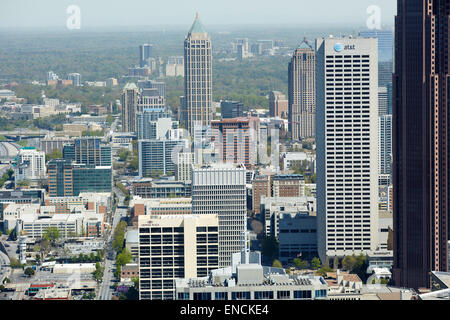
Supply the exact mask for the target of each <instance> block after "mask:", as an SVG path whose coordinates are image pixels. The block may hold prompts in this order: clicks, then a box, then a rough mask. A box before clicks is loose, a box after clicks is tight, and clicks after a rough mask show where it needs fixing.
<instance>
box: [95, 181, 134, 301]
mask: <svg viewBox="0 0 450 320" xmlns="http://www.w3.org/2000/svg"><path fill="white" fill-rule="evenodd" d="M114 193H115V194H116V195H117V197H118V202H117V204H118V205H122V204H123V201H124V199H125V197H124V195H123V194H122V192H121V191H120V190H119V189H117V188H116V187H114ZM126 216H127V209H119V208H117V209H116V212H115V214H114V217H113V222H112V228H111V232H110V233H109V236H108V240H107V241H106V248H107V249H106V250H105V255H104V256H105V264H104V267H105V270H104V274H103V280H102V283H101V285H100V289H99V292H98V295H97V300H111V299H112V291H113V289H112V286H113V284H114V269H115V266H116V262H115V255H114V252H113V251H114V250H113V249H112V247H111V244H112V236H113V233H114V230H115V229H116V226H117V225H118V224H119V222H120V220H121V219H122V218H124V217H126Z"/></svg>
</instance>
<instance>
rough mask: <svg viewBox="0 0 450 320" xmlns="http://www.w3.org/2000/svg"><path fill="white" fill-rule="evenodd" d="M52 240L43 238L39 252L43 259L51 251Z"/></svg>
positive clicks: (42, 259)
mask: <svg viewBox="0 0 450 320" xmlns="http://www.w3.org/2000/svg"><path fill="white" fill-rule="evenodd" d="M50 248H51V246H50V241H49V240H47V239H42V240H41V242H40V244H39V253H40V255H41V261H44V260H45V257H46V256H47V254H48V253H49V252H50Z"/></svg>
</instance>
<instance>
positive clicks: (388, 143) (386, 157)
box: [378, 115, 392, 174]
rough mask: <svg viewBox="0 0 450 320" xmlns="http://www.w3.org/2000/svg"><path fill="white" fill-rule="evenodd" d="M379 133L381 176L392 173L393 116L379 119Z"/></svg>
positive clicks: (379, 168) (379, 167)
mask: <svg viewBox="0 0 450 320" xmlns="http://www.w3.org/2000/svg"><path fill="white" fill-rule="evenodd" d="M378 132H379V150H378V152H379V157H380V160H379V161H378V170H379V171H378V172H379V174H391V173H392V170H391V169H392V166H391V162H392V115H384V116H380V117H379V118H378Z"/></svg>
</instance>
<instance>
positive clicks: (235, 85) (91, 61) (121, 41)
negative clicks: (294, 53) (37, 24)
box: [0, 29, 321, 108]
mask: <svg viewBox="0 0 450 320" xmlns="http://www.w3.org/2000/svg"><path fill="white" fill-rule="evenodd" d="M185 33H186V32H185V31H183V32H181V31H167V32H163V31H159V32H156V31H153V32H151V31H149V32H114V33H113V32H78V33H73V34H70V35H69V36H68V35H67V32H59V33H57V32H55V33H52V34H50V33H48V34H45V33H43V34H41V33H29V34H0V35H1V37H2V39H4V40H6V41H0V84H1V83H8V82H11V81H17V82H18V83H19V84H20V86H19V87H18V88H17V94H18V96H19V97H26V98H28V100H29V102H30V103H38V102H39V101H38V100H39V98H40V96H41V91H42V90H44V92H45V95H46V96H47V97H50V98H53V97H55V98H59V99H61V100H68V101H71V102H81V103H82V104H83V105H88V104H106V103H109V102H111V101H114V100H115V99H119V98H120V89H121V88H122V86H123V85H124V80H123V79H121V77H122V75H126V74H127V71H128V67H130V66H133V65H136V64H138V46H139V44H142V43H152V44H153V45H154V54H153V55H154V56H155V57H161V58H162V59H163V61H165V60H166V59H167V57H168V56H171V55H183V41H184V37H185V36H186V34H185ZM320 34H321V33H320V32H309V33H308V32H306V31H305V32H302V31H299V30H295V29H292V30H290V29H289V30H284V29H283V30H269V31H267V32H263V31H261V30H249V31H243V30H238V31H235V32H231V33H229V32H228V33H227V32H223V33H221V32H215V33H212V34H211V38H212V42H213V49H214V51H213V52H214V54H213V99H214V101H219V100H220V99H225V98H227V99H233V100H239V101H242V102H243V103H244V106H245V108H258V107H259V108H260V107H263V108H267V107H268V100H267V99H266V95H267V94H268V93H269V92H270V91H271V90H278V91H282V92H284V93H285V94H286V93H287V67H288V62H289V57H288V56H272V57H258V58H253V59H246V60H244V61H242V62H241V61H220V58H223V57H232V56H233V55H232V54H230V53H229V52H227V51H229V50H230V49H231V42H232V41H233V39H235V38H238V37H248V38H249V44H251V43H252V42H254V41H256V40H258V39H282V40H283V41H285V44H286V45H287V46H289V47H292V50H293V49H294V48H295V46H296V45H298V44H299V43H300V41H301V39H302V38H303V37H304V36H305V35H306V36H309V38H310V39H314V37H316V36H320ZM48 71H53V72H55V73H56V74H58V75H59V76H60V77H61V78H64V79H65V78H66V77H67V74H69V73H72V72H77V73H80V74H81V75H82V81H105V80H106V79H107V78H110V77H114V78H117V79H118V80H119V88H115V89H110V88H58V89H53V88H47V87H39V86H29V84H30V83H31V81H35V80H37V81H40V82H44V81H45V79H46V74H47V72H48ZM152 77H156V78H157V77H158V75H157V74H156V75H155V76H152ZM163 80H164V81H166V83H167V90H166V99H167V104H168V105H170V106H172V107H175V108H177V107H178V106H179V96H181V95H183V94H184V92H183V79H182V78H166V79H163ZM27 84H28V85H27ZM24 85H25V86H24Z"/></svg>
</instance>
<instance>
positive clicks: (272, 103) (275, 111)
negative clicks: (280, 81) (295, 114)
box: [269, 91, 288, 118]
mask: <svg viewBox="0 0 450 320" xmlns="http://www.w3.org/2000/svg"><path fill="white" fill-rule="evenodd" d="M269 112H270V116H271V117H279V118H286V117H287V116H288V115H287V113H288V101H287V99H286V96H285V95H284V94H282V93H281V92H279V91H271V92H270V93H269Z"/></svg>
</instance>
